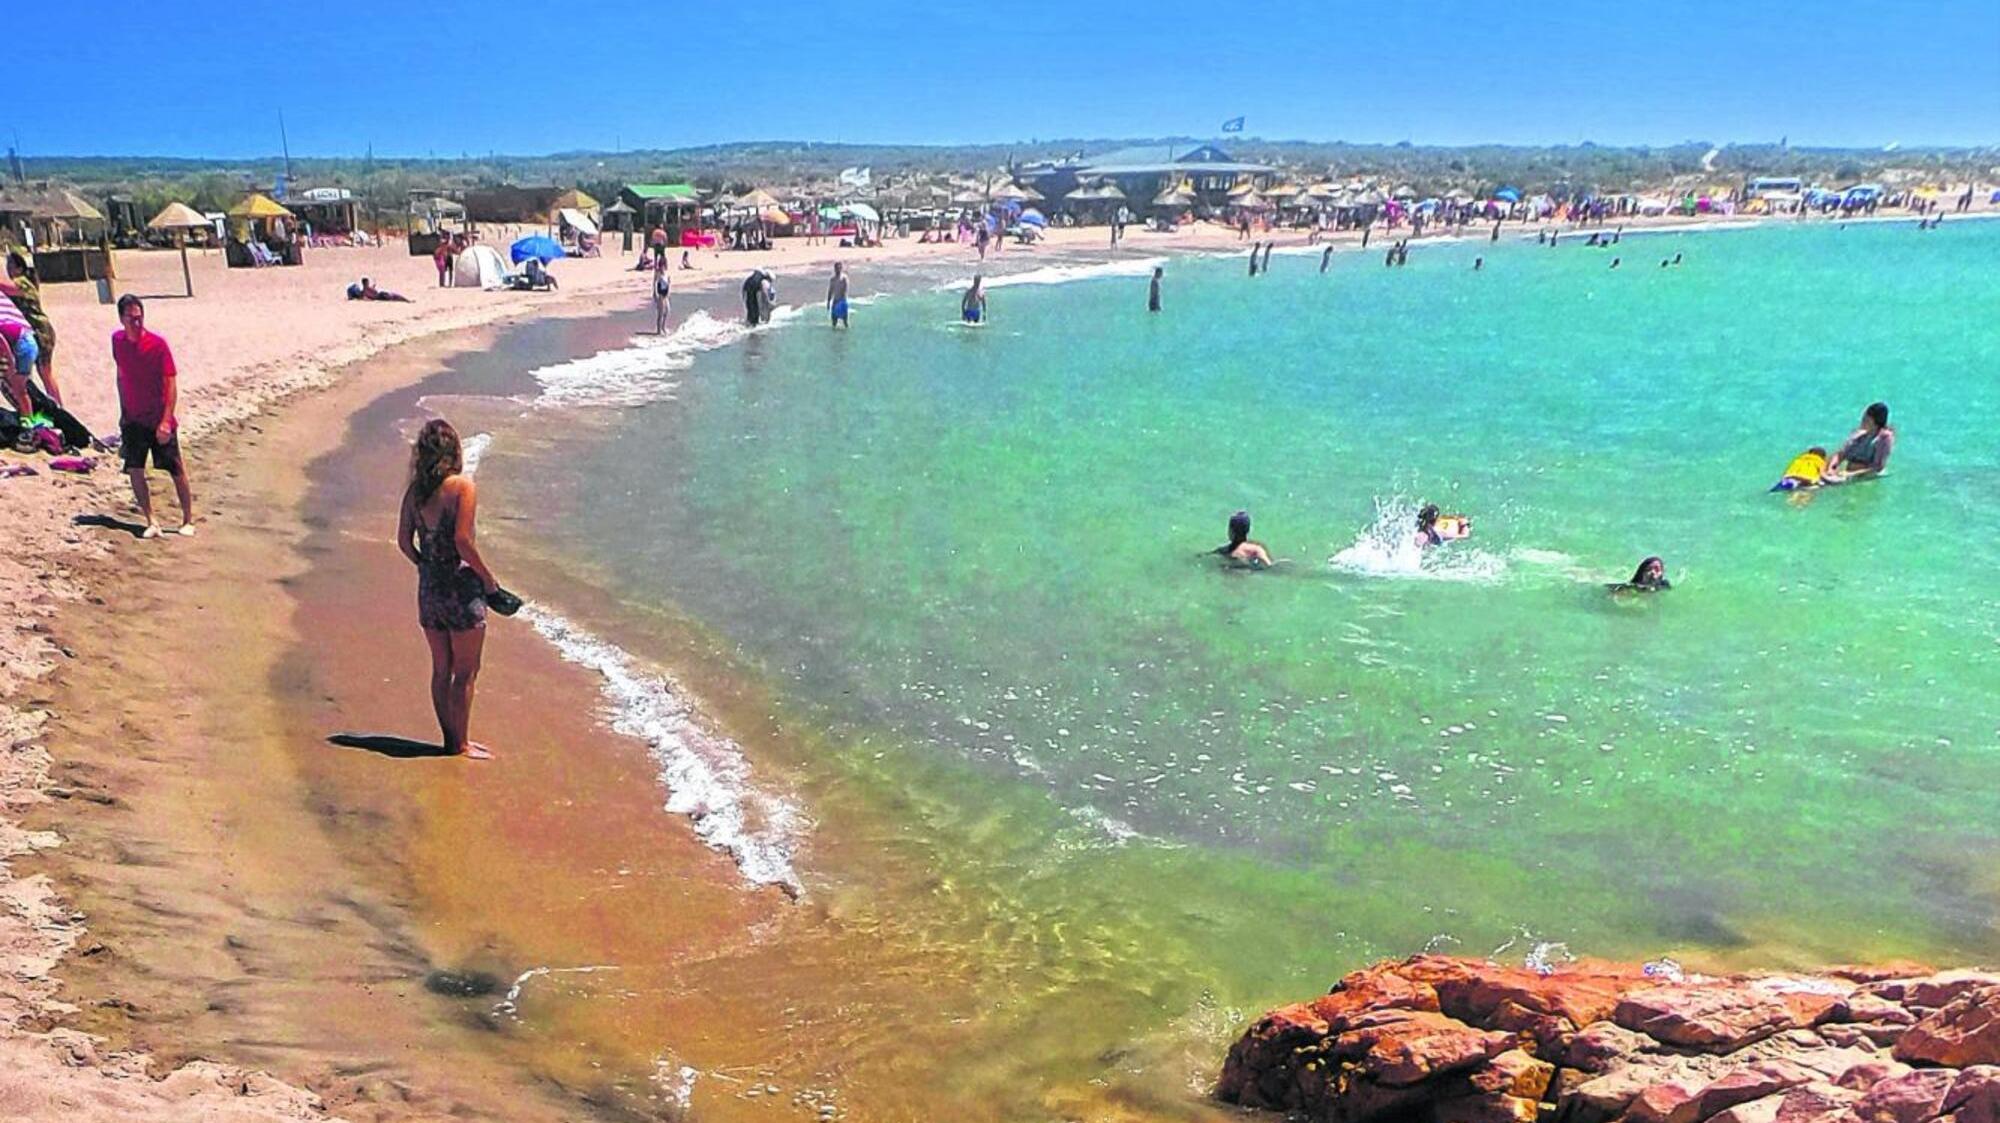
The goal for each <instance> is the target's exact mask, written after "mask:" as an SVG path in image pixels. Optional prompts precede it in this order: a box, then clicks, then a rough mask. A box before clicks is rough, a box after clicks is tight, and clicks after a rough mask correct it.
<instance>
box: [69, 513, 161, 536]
mask: <svg viewBox="0 0 2000 1123" xmlns="http://www.w3.org/2000/svg"><path fill="white" fill-rule="evenodd" d="M72 521H73V522H74V523H75V524H76V525H77V526H96V527H103V528H104V529H105V530H122V531H124V532H125V533H127V534H129V535H131V536H132V537H134V538H137V537H139V535H141V534H143V533H145V530H146V526H145V524H144V523H135V522H126V521H125V520H124V519H119V518H113V517H112V516H110V515H78V516H77V517H76V518H75V519H74V520H72Z"/></svg>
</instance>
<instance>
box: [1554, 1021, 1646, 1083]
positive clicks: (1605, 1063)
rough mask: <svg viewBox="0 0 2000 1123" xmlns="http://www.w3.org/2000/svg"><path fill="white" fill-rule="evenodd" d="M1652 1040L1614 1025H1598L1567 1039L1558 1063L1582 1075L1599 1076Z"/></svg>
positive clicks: (1599, 1023)
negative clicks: (1591, 1074)
mask: <svg viewBox="0 0 2000 1123" xmlns="http://www.w3.org/2000/svg"><path fill="white" fill-rule="evenodd" d="M1652 1040H1653V1039H1652V1038H1650V1037H1647V1036H1646V1035H1645V1034H1643V1033H1639V1032H1637V1031H1634V1030H1629V1029H1626V1028H1625V1027H1624V1026H1621V1025H1618V1024H1616V1023H1614V1022H1598V1023H1597V1024H1595V1025H1592V1026H1589V1027H1587V1028H1585V1029H1584V1030H1583V1031H1582V1032H1581V1033H1578V1034H1577V1035H1576V1036H1575V1037H1573V1038H1571V1039H1570V1042H1569V1046H1568V1048H1566V1049H1565V1050H1564V1051H1563V1054H1562V1059H1563V1061H1562V1063H1563V1064H1564V1065H1566V1066H1568V1067H1570V1068H1576V1069H1582V1070H1583V1071H1585V1072H1593V1073H1601V1072H1604V1071H1606V1070H1607V1069H1609V1068H1610V1067H1611V1062H1613V1061H1615V1060H1618V1059H1620V1058H1622V1057H1628V1056H1630V1055H1632V1054H1633V1053H1636V1052H1638V1051H1639V1050H1640V1049H1642V1048H1644V1047H1645V1046H1646V1045H1649V1044H1651V1043H1652Z"/></svg>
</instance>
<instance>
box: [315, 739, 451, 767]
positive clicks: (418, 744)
mask: <svg viewBox="0 0 2000 1123" xmlns="http://www.w3.org/2000/svg"><path fill="white" fill-rule="evenodd" d="M326 742H327V744H329V745H339V746H340V747H341V748H343V749H366V750H367V751H369V752H371V753H375V754H377V755H378V756H386V757H394V758H396V759H397V760H416V759H418V758H420V757H427V756H450V755H452V754H451V753H449V752H446V751H445V747H444V746H443V745H440V744H438V743H437V742H435V741H413V740H411V739H410V738H408V737H398V736H396V735H395V734H393V733H335V734H334V735H333V736H331V737H328V738H327V739H326Z"/></svg>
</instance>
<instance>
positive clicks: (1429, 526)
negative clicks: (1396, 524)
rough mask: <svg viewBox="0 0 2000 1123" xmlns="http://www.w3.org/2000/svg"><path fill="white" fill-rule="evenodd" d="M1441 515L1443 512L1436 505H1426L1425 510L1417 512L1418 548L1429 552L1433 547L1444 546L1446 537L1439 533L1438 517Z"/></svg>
mask: <svg viewBox="0 0 2000 1123" xmlns="http://www.w3.org/2000/svg"><path fill="white" fill-rule="evenodd" d="M1441 514H1443V512H1441V511H1439V510H1438V505H1437V504H1435V503H1426V504H1424V509H1423V510H1421V511H1418V512H1417V547H1418V548H1419V549H1424V550H1428V549H1430V548H1431V547H1432V546H1442V545H1444V535H1442V534H1439V533H1438V516H1439V515H1441Z"/></svg>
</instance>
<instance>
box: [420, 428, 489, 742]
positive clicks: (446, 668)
mask: <svg viewBox="0 0 2000 1123" xmlns="http://www.w3.org/2000/svg"><path fill="white" fill-rule="evenodd" d="M477 512H478V498H477V493H476V492H475V491H474V489H473V486H472V480H471V478H470V477H468V476H466V475H465V457H464V453H463V452H462V451H461V449H460V447H459V442H458V431H457V430H455V429H453V428H452V427H451V423H450V422H448V421H444V420H436V421H430V422H427V423H426V424H425V425H424V428H423V431H422V432H420V433H418V434H417V441H416V444H415V446H414V447H413V448H411V450H410V484H409V487H408V488H406V489H405V490H404V492H403V512H402V517H401V518H400V519H399V520H398V522H397V526H396V548H397V549H399V550H401V551H402V552H403V556H404V557H406V558H408V559H410V563H411V564H412V565H414V566H416V567H417V623H418V624H419V625H421V626H422V627H423V629H424V639H425V641H426V642H428V643H429V644H430V648H431V707H432V708H433V709H434V710H436V711H437V719H438V728H439V730H440V731H441V732H442V733H443V734H444V747H445V751H446V752H447V753H450V754H451V755H453V756H464V757H467V758H469V759H472V760H489V759H491V758H492V755H493V754H492V753H491V752H489V751H488V750H487V748H486V746H484V745H482V744H480V743H479V742H477V741H474V740H472V739H471V738H470V737H469V736H468V735H467V730H468V729H469V728H470V726H471V723H472V686H473V680H474V679H476V678H478V677H479V657H480V651H481V649H482V648H483V647H484V646H485V644H486V597H487V596H488V595H489V594H492V593H494V592H496V591H498V590H499V588H500V583H499V582H497V581H495V580H494V579H493V572H492V570H489V569H487V568H486V562H485V561H484V560H483V559H481V558H480V556H479V547H478V546H477V545H476V544H475V543H474V541H473V520H474V517H475V515H476V514H477Z"/></svg>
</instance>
